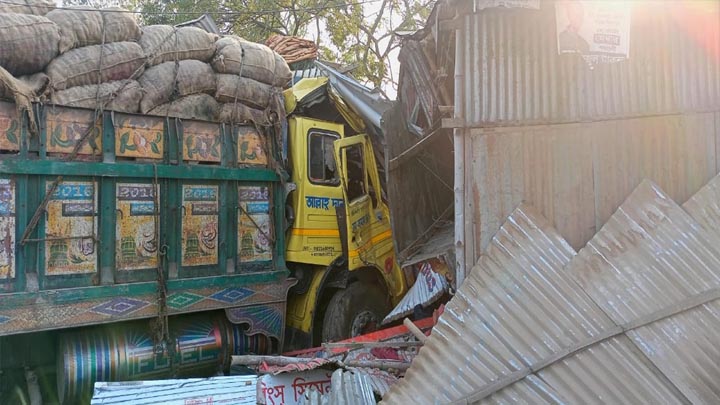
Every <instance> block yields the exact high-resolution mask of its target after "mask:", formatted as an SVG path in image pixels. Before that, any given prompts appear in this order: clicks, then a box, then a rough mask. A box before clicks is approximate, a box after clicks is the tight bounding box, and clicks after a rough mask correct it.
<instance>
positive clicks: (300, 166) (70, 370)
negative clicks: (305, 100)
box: [0, 102, 406, 403]
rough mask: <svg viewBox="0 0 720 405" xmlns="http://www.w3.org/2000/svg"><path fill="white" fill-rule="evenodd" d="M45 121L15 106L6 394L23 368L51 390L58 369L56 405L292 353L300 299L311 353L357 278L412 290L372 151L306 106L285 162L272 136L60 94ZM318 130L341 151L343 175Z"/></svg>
mask: <svg viewBox="0 0 720 405" xmlns="http://www.w3.org/2000/svg"><path fill="white" fill-rule="evenodd" d="M34 115H35V117H36V122H37V124H38V130H37V131H31V130H30V127H31V121H30V118H29V116H28V115H27V114H22V115H21V114H19V113H18V111H17V110H16V108H15V105H14V104H10V103H3V102H0V153H1V154H0V370H2V371H3V374H2V375H0V399H2V400H7V401H13V400H15V399H18V398H20V396H21V394H20V393H16V392H24V390H25V388H24V387H25V385H26V384H27V382H26V381H25V380H24V377H23V373H21V371H22V370H26V371H27V370H31V371H33V372H34V373H35V374H37V376H38V378H39V385H40V386H41V387H42V388H43V392H44V393H45V394H46V395H47V393H48V392H53V391H54V390H53V389H51V388H48V387H51V386H54V385H55V380H56V379H57V390H56V393H55V394H52V393H51V394H50V395H51V397H50V398H47V397H46V398H45V400H46V401H50V402H52V401H53V400H57V401H58V402H63V401H65V402H66V403H74V402H75V401H78V400H79V398H82V397H83V396H87V394H88V393H89V392H91V390H92V384H93V382H94V381H102V380H104V381H124V380H137V379H152V378H165V377H169V376H183V375H187V376H191V375H201V374H206V375H207V374H212V373H216V372H219V371H223V370H224V371H227V369H228V367H229V359H230V356H231V355H232V354H240V353H248V352H252V353H268V352H277V351H278V350H281V349H282V346H283V340H284V337H285V326H286V309H287V313H288V314H289V316H288V320H289V322H288V326H290V327H289V328H288V330H289V331H292V332H289V333H288V334H287V335H288V337H289V339H288V342H289V343H290V345H291V346H293V347H301V346H304V345H309V344H311V343H316V342H314V341H313V337H315V338H317V334H315V336H314V335H313V329H314V328H322V322H323V321H324V319H323V318H324V317H325V316H326V311H325V307H327V306H328V305H330V304H332V302H330V301H331V299H332V297H333V296H336V295H339V294H341V293H342V292H343V291H345V290H349V286H353V289H354V290H358V288H359V287H360V286H361V284H359V283H364V284H362V287H363V288H366V287H367V288H371V289H373V291H380V292H381V294H383V295H382V296H381V297H380V298H379V299H375V301H382V302H384V303H386V305H390V304H392V303H394V302H397V301H398V300H399V298H400V297H401V295H402V294H403V293H404V292H405V290H406V285H405V282H404V279H403V278H402V276H401V271H400V269H399V268H398V267H397V264H396V263H395V259H394V252H393V246H392V239H391V232H390V223H389V218H388V209H387V206H386V205H385V203H384V202H383V201H382V200H381V199H380V198H379V197H377V195H373V193H374V192H373V191H372V190H373V188H374V190H379V179H378V174H377V170H376V168H375V162H374V161H373V153H372V149H371V148H372V147H371V145H370V143H369V142H368V140H367V137H366V136H365V135H358V134H354V136H349V137H346V136H345V130H344V125H343V124H342V123H332V122H327V121H323V120H318V119H313V118H308V117H304V116H300V115H293V116H291V117H290V118H289V119H288V121H287V124H288V125H287V129H288V131H287V134H288V138H289V145H290V148H289V162H290V163H289V164H288V165H286V166H284V167H283V166H279V164H278V162H280V161H282V159H281V158H280V151H279V150H278V149H280V148H279V147H278V145H281V144H282V142H281V141H280V140H279V139H278V138H279V137H280V136H279V135H276V133H277V131H273V130H268V129H258V128H256V127H251V126H229V125H224V124H218V123H212V122H201V121H190V120H179V119H175V118H164V117H151V116H142V115H129V114H120V113H113V112H107V111H106V112H103V113H101V114H99V115H98V113H97V112H95V111H92V110H82V109H72V108H63V107H53V106H36V108H35V110H34ZM85 135H87V136H86V138H87V139H86V142H84V143H83V144H82V146H81V147H80V148H79V149H78V150H79V153H78V154H77V156H76V157H75V158H74V159H68V156H69V155H70V154H72V153H73V150H74V148H75V147H76V145H77V143H78V141H80V140H81V139H82V138H83V137H84V136H85ZM276 136H277V138H276ZM318 136H320V138H318ZM317 139H321V140H322V142H326V141H327V142H329V143H328V145H329V146H328V145H324V144H323V145H324V146H322V147H321V148H320V149H319V150H321V151H322V153H324V154H325V158H326V159H327V160H328V162H330V161H332V160H336V159H337V160H338V161H339V162H340V164H338V165H334V166H333V167H335V168H336V170H335V171H334V173H332V174H331V175H330V177H328V178H327V179H323V178H322V176H320V177H317V176H316V174H317V172H316V169H317V168H318V165H317V164H316V163H317V156H315V150H314V149H313V148H315V149H317V148H316V146H317V145H316V140H317ZM347 148H352V149H354V150H356V151H357V153H356V154H355V155H354V156H355V158H359V159H354V160H353V158H352V156H350V159H349V158H348V156H345V155H346V154H347V152H345V151H346V150H349V149H347ZM344 154H345V155H344ZM348 162H351V163H352V162H355V163H353V164H360V165H361V166H360V167H362V170H361V171H357V170H354V169H348ZM353 170H354V171H353ZM348 172H350V173H349V175H348ZM288 176H289V177H288ZM313 176H316V177H313ZM358 176H359V177H358ZM352 179H355V180H357V179H360V181H361V182H362V183H363V185H362V186H361V188H360V189H357V188H355V189H354V190H355V191H352V187H350V186H349V182H350V181H351V180H352ZM325 180H327V181H325ZM289 185H293V186H292V187H291V186H289ZM349 187H350V188H349ZM288 190H292V191H290V192H289V193H288ZM348 190H351V191H352V192H353V193H354V194H352V195H351V196H350V197H351V198H350V199H348ZM336 207H337V210H336ZM288 208H290V210H291V211H292V212H293V213H294V214H293V215H289V217H290V218H288V215H286V212H287V210H288ZM290 221H291V222H290ZM287 238H289V240H288V243H287V244H286V239H287ZM295 284H297V286H295V287H293V285H295ZM291 287H293V289H292V290H291V292H290V293H288V291H289V290H290V289H291ZM376 298H377V297H376ZM336 301H338V299H336ZM288 304H289V308H288ZM321 305H322V306H323V307H322V308H320V306H321ZM330 306H332V305H330ZM336 306H337V305H336ZM377 308H384V307H376V311H375V312H378V310H377ZM383 310H384V309H383ZM360 312H362V311H359V312H358V314H359V313H360ZM366 312H367V311H365V312H362V317H361V320H362V321H363V322H364V323H362V325H361V326H362V327H365V326H368V325H366V324H367V323H368V319H369V318H367V314H366ZM356 315H357V314H356ZM376 315H382V314H380V313H377V314H376ZM373 319H375V318H373ZM351 321H352V319H351ZM375 321H379V320H377V319H375V320H374V321H373V322H375ZM347 325H350V324H349V323H348V324H347ZM371 326H372V325H371ZM346 330H347V331H349V326H347V327H346V328H345V329H344V330H341V331H339V332H337V331H336V332H337V333H345V331H346ZM353 330H354V329H353ZM331 332H332V331H331ZM328 333H330V332H328ZM287 346H288V345H286V347H287ZM18 387H21V389H20V390H19V391H18ZM53 395H57V397H56V398H54V397H52V396H53ZM0 402H2V401H0Z"/></svg>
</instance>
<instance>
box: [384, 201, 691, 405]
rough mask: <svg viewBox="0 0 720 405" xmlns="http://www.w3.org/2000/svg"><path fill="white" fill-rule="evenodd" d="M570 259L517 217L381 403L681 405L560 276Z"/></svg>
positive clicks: (526, 212)
mask: <svg viewBox="0 0 720 405" xmlns="http://www.w3.org/2000/svg"><path fill="white" fill-rule="evenodd" d="M574 254H575V253H574V251H573V249H572V248H571V247H570V246H569V245H568V244H567V243H566V242H565V241H564V240H563V239H562V238H561V237H560V235H558V234H557V232H556V231H555V230H554V229H552V227H551V226H550V224H549V223H548V222H547V221H546V220H545V219H543V218H542V217H540V216H539V215H537V214H534V213H533V210H532V209H531V208H530V207H528V206H521V207H520V208H518V209H517V210H516V211H515V212H513V214H512V215H511V216H510V217H509V218H508V220H507V222H505V223H504V225H503V226H502V228H501V229H500V231H499V232H498V233H497V235H496V236H495V237H494V238H493V240H492V242H491V244H490V245H489V247H488V250H487V252H486V254H485V255H483V256H482V258H481V260H480V261H479V262H478V264H477V265H476V266H475V268H474V269H473V270H472V272H471V273H470V275H469V276H468V278H467V279H466V281H465V283H464V284H463V285H462V286H461V287H460V289H459V290H458V293H457V295H456V296H455V297H454V298H453V299H452V300H451V301H450V303H448V305H447V307H446V309H445V312H444V314H443V315H442V316H441V317H440V320H439V322H438V324H437V325H436V326H435V327H434V329H433V332H432V335H431V336H430V338H429V339H428V341H427V343H426V344H425V346H424V347H423V349H422V350H421V351H420V353H419V354H418V356H417V357H416V358H415V359H414V361H413V364H412V366H411V368H410V369H409V370H408V372H407V374H406V376H405V379H403V380H401V381H399V382H398V383H397V384H396V385H395V386H393V387H392V388H391V391H390V393H389V394H388V395H386V396H385V398H384V401H385V402H387V403H391V404H392V403H447V402H450V401H456V400H462V401H463V403H466V402H465V401H467V402H474V401H476V400H480V399H483V398H485V399H486V401H487V402H491V403H503V402H505V401H507V400H509V399H510V398H514V399H515V400H517V401H519V402H521V403H544V402H545V403H557V402H565V403H593V402H606V403H643V402H645V403H677V402H679V401H681V397H679V396H678V395H677V393H676V392H675V390H674V389H673V387H672V386H668V385H667V384H665V383H664V381H663V379H662V378H661V377H659V376H658V375H657V374H656V373H655V370H653V368H652V367H651V366H650V365H649V362H648V361H647V360H646V359H644V358H643V356H642V354H641V353H640V352H639V351H638V350H637V349H636V348H635V347H634V346H633V345H632V343H631V341H630V340H629V339H627V338H626V337H624V336H615V337H613V333H616V334H620V333H621V332H622V330H621V329H619V328H617V327H616V325H615V324H614V323H613V322H612V321H611V320H610V318H608V317H607V316H606V315H605V313H604V312H603V310H601V309H600V307H598V306H597V305H596V304H595V303H594V302H593V301H592V300H591V298H590V297H589V296H588V295H587V294H586V293H585V292H584V291H583V290H581V289H580V288H579V286H578V285H577V284H576V283H575V282H574V281H573V280H572V278H571V277H569V273H568V272H567V271H566V270H565V269H564V267H565V266H566V265H568V264H569V263H570V262H571V260H572V258H573V257H574ZM606 337H609V339H607V340H605V339H606ZM563 354H565V355H567V357H565V358H563V357H562V355H563ZM553 359H554V360H553ZM535 370H539V371H537V372H536V373H535V374H533V371H535ZM608 370H609V371H610V372H608ZM513 383H514V384H513ZM503 388H504V389H503Z"/></svg>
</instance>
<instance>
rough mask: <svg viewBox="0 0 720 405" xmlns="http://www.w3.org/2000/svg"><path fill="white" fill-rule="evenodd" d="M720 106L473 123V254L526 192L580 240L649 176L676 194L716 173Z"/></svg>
mask: <svg viewBox="0 0 720 405" xmlns="http://www.w3.org/2000/svg"><path fill="white" fill-rule="evenodd" d="M717 131H718V129H717V127H716V123H715V114H713V113H701V114H688V115H682V116H681V115H675V116H662V117H645V118H636V119H626V120H617V121H606V122H592V123H586V124H561V125H550V126H529V127H515V128H496V129H494V130H489V129H473V130H471V132H470V136H466V138H465V139H466V153H467V157H466V159H465V169H466V171H465V182H466V183H465V186H466V187H465V190H466V194H465V213H466V214H465V215H466V218H467V219H468V221H467V222H466V228H467V232H466V261H467V263H475V261H476V260H477V258H478V257H479V255H480V253H481V252H482V251H483V249H484V248H485V247H486V246H487V244H488V243H489V241H490V238H491V236H492V234H493V233H494V232H495V231H496V230H497V229H498V228H499V227H500V224H501V223H502V221H503V220H504V218H505V216H507V215H509V213H510V212H511V210H512V209H513V208H514V207H515V206H516V205H517V204H519V203H520V202H521V201H527V202H528V203H530V204H532V205H533V206H534V207H536V208H537V209H538V210H539V211H540V212H541V213H542V214H543V215H544V216H545V217H546V218H548V219H549V220H550V221H551V222H552V223H553V225H554V226H555V227H556V228H557V229H558V231H560V234H561V235H563V237H565V238H566V239H567V240H568V242H570V244H571V245H572V246H573V247H575V248H576V249H577V248H580V247H582V246H583V245H584V244H585V243H586V242H587V241H588V240H589V239H590V238H591V237H592V236H593V235H594V233H595V230H596V229H599V228H600V227H602V225H603V224H604V223H605V222H606V221H607V220H608V218H609V217H610V216H611V215H612V213H613V212H615V210H616V209H617V208H618V207H619V206H620V204H621V203H622V202H623V200H624V199H625V197H626V196H627V195H628V194H629V193H630V192H632V190H633V189H634V188H635V187H636V186H637V185H638V184H640V182H641V181H642V180H643V179H645V178H647V179H650V180H652V181H654V182H656V183H657V184H659V185H660V187H662V188H663V189H664V190H666V191H667V192H668V194H669V195H670V196H671V197H672V198H673V199H674V200H675V201H676V202H683V201H685V200H687V199H688V198H689V197H690V196H692V195H693V193H695V192H696V191H697V190H698V189H700V187H702V185H703V184H705V183H706V182H707V181H708V180H710V179H711V178H712V177H713V176H714V175H715V173H716V165H717V163H718V162H717V160H718V159H717V155H716V152H715V144H716V140H717V137H718V133H717Z"/></svg>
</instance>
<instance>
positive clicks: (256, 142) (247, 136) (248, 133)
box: [237, 127, 268, 166]
mask: <svg viewBox="0 0 720 405" xmlns="http://www.w3.org/2000/svg"><path fill="white" fill-rule="evenodd" d="M237 147H238V150H237V160H238V164H241V165H262V166H267V163H268V159H267V152H266V151H267V148H268V145H267V142H266V139H265V137H263V136H262V135H260V133H259V132H258V131H257V130H256V129H255V128H253V127H240V128H238V142H237Z"/></svg>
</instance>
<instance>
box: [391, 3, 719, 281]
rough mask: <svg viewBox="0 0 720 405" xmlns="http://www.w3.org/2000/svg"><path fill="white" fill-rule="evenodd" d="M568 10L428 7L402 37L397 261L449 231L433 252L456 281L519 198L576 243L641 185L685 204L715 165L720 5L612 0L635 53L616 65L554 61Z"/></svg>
mask: <svg viewBox="0 0 720 405" xmlns="http://www.w3.org/2000/svg"><path fill="white" fill-rule="evenodd" d="M605 3H608V4H609V3H611V2H584V4H588V7H589V6H591V5H592V4H605ZM564 4H565V3H564V2H562V1H558V2H556V1H551V0H527V1H503V0H475V1H457V0H443V1H438V2H437V3H436V5H435V7H434V9H433V11H432V14H431V15H430V17H429V18H428V20H427V24H426V26H425V27H424V28H423V29H422V30H420V31H418V32H415V33H413V34H411V35H407V36H405V37H404V38H403V40H402V41H403V45H402V51H401V53H400V59H401V72H400V79H401V83H400V91H399V106H398V107H397V108H398V109H399V110H400V111H401V112H402V119H403V123H402V125H400V124H398V123H397V122H387V124H386V125H388V126H390V125H396V126H397V125H400V128H399V129H398V130H396V131H395V133H397V134H398V135H397V136H395V137H394V139H392V140H390V139H388V144H389V145H388V146H389V147H388V160H389V164H388V167H389V171H388V184H390V185H391V186H390V187H389V189H390V190H391V191H390V193H391V195H390V196H389V197H390V200H391V201H392V202H393V204H392V205H393V207H392V210H393V217H394V221H395V222H396V223H395V224H394V230H396V232H395V234H396V235H397V238H398V241H397V244H398V247H399V251H400V252H404V253H405V257H407V256H412V255H411V253H413V252H420V251H422V250H423V249H425V250H427V249H428V248H429V247H432V245H433V244H432V240H433V235H435V234H436V233H439V231H438V229H440V228H442V225H445V226H446V227H447V226H452V224H453V223H454V232H452V233H453V234H454V240H453V241H452V242H451V243H449V244H448V243H447V242H446V243H440V244H439V245H440V246H442V248H441V249H439V250H443V249H447V248H448V246H449V248H450V249H454V251H455V254H456V261H457V271H458V275H457V278H458V283H460V282H461V280H462V279H463V274H464V272H465V271H466V269H470V268H471V267H472V266H473V264H474V263H475V262H476V261H477V260H478V258H479V257H480V255H481V253H482V252H483V251H484V249H485V248H486V247H487V246H488V244H489V243H490V240H491V238H492V235H494V234H495V232H496V231H497V230H498V229H499V228H500V225H501V224H502V222H503V221H504V219H505V218H506V217H507V216H508V215H509V214H510V213H511V212H512V211H513V210H514V209H515V207H517V205H518V204H519V203H520V202H522V201H526V202H528V203H530V204H532V205H533V206H534V207H535V208H536V209H537V210H538V211H539V213H540V214H542V215H543V216H544V217H546V218H547V219H548V220H549V221H550V223H551V224H552V225H553V226H554V227H555V228H556V229H557V230H558V231H559V232H560V235H562V236H563V238H565V239H566V240H567V241H568V242H569V243H570V245H571V246H572V247H574V248H576V249H578V248H580V247H582V246H583V245H584V244H585V243H586V242H587V241H588V240H590V238H591V237H592V236H593V235H594V234H595V233H596V232H597V231H598V230H599V229H600V228H601V227H602V225H603V224H605V223H606V222H607V220H608V219H609V218H610V216H611V214H612V213H613V212H614V211H615V210H616V209H617V207H618V206H619V205H620V204H621V203H622V201H623V200H624V199H625V197H626V196H627V195H628V194H629V193H630V192H631V191H632V190H633V189H634V188H635V187H636V186H637V185H638V184H640V182H641V181H642V180H643V179H645V178H647V179H651V180H652V181H654V182H656V183H657V184H658V185H659V186H660V187H662V189H663V190H665V191H666V192H667V193H668V195H669V196H670V197H671V198H672V199H674V200H675V201H676V202H683V201H685V200H687V199H688V198H689V197H690V196H691V195H693V194H694V193H695V192H696V191H697V190H698V189H699V188H700V187H701V186H702V185H703V184H705V183H706V182H708V181H709V180H710V179H711V178H712V177H713V176H714V175H715V174H716V173H717V172H718V170H719V169H720V159H719V157H718V148H717V147H716V144H717V138H718V136H719V135H720V130H719V129H718V125H720V121H719V120H720V113H719V111H720V69H719V67H720V4H718V3H717V2H707V1H682V2H665V3H662V2H654V1H633V2H620V3H617V2H616V3H615V4H621V5H622V7H625V8H626V11H625V14H624V15H626V16H627V30H626V31H623V35H624V36H623V38H625V40H627V41H629V47H628V50H627V54H626V55H624V57H623V58H617V60H615V61H613V62H612V63H603V61H600V62H598V61H594V62H593V63H588V58H587V57H586V55H582V54H578V53H562V54H561V53H559V48H558V44H559V42H558V41H559V39H558V37H559V33H560V31H561V30H562V29H563V27H564V26H563V25H562V22H560V18H564V17H562V16H563V14H562V13H560V12H559V11H558V7H561V6H563V5H564ZM587 18H589V17H587ZM587 18H586V19H587ZM623 21H625V20H623ZM450 161H452V162H454V163H453V165H452V167H450V166H449V162H450ZM429 169H431V170H429ZM431 172H432V173H431ZM450 188H452V189H453V191H452V194H451V193H450ZM408 206H410V207H417V212H418V215H417V217H421V218H416V217H413V218H412V219H405V218H404V217H403V216H402V215H401V213H402V211H403V210H406V209H407V207H408ZM418 235H420V238H418V237H417V236H418ZM428 245H430V246H428ZM401 256H403V255H401Z"/></svg>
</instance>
